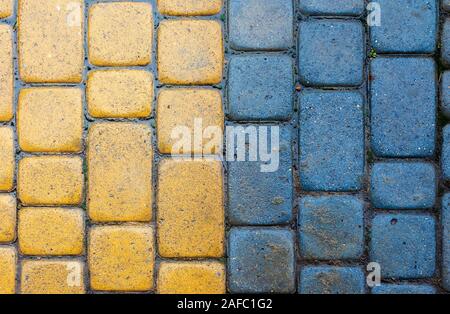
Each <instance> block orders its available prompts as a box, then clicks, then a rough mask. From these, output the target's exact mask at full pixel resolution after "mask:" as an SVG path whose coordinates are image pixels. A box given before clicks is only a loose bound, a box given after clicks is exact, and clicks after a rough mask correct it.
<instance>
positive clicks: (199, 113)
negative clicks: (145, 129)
mask: <svg viewBox="0 0 450 314" xmlns="http://www.w3.org/2000/svg"><path fill="white" fill-rule="evenodd" d="M224 118H225V117H224V113H223V108H222V95H221V94H220V92H219V91H217V90H214V89H199V88H197V89H193V88H171V89H168V88H166V89H162V90H160V92H159V95H158V105H157V108H156V128H157V133H158V149H159V152H160V153H162V154H177V155H178V154H189V155H190V154H204V155H210V154H222V149H221V147H222V145H223V129H224ZM186 128H187V129H186ZM198 128H199V130H198V131H199V132H200V135H201V136H203V141H202V143H199V144H198V145H197V142H194V140H195V139H194V136H195V133H194V132H196V129H198ZM208 128H211V132H212V134H210V135H214V136H213V137H212V138H209V136H210V135H208V134H207V133H208V132H207V130H208ZM217 132H220V134H217ZM181 134H183V135H184V136H186V138H187V139H188V140H187V142H186V143H187V145H181V146H180V145H179V144H180V141H181V139H180V137H179V136H181ZM172 135H175V136H176V137H175V138H174V137H173V136H172ZM188 136H190V139H189V137H188ZM194 144H195V145H194Z"/></svg>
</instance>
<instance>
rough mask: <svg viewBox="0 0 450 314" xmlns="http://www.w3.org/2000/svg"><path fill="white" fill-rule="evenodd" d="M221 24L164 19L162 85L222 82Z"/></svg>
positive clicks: (161, 27) (160, 34)
mask: <svg viewBox="0 0 450 314" xmlns="http://www.w3.org/2000/svg"><path fill="white" fill-rule="evenodd" d="M222 37H223V34H222V25H221V24H220V23H219V22H217V21H209V20H164V21H162V22H161V23H160V24H159V28H158V78H159V81H160V82H161V83H163V84H173V85H208V84H217V83H220V81H221V80H222V74H223V62H224V47H223V39H222Z"/></svg>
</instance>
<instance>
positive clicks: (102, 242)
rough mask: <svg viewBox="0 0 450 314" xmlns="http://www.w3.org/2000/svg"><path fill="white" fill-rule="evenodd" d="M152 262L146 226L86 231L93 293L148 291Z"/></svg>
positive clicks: (149, 230) (150, 230)
mask: <svg viewBox="0 0 450 314" xmlns="http://www.w3.org/2000/svg"><path fill="white" fill-rule="evenodd" d="M154 259H155V248H154V236H153V228H152V227H150V226H138V225H135V226H127V225H122V226H96V227H92V228H91V230H90V232H89V250H88V265H89V271H90V277H91V288H92V289H93V290H98V291H147V290H150V289H152V288H153V269H154Z"/></svg>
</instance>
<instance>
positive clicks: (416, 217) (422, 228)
mask: <svg viewBox="0 0 450 314" xmlns="http://www.w3.org/2000/svg"><path fill="white" fill-rule="evenodd" d="M435 237H436V221H435V219H434V217H433V216H431V215H426V214H378V215H376V216H375V218H374V219H373V221H372V231H371V235H370V239H371V243H370V260H371V261H373V262H377V263H379V264H380V266H381V275H382V277H383V278H386V279H387V278H401V279H418V278H426V277H432V276H433V275H434V274H435V271H436V241H435Z"/></svg>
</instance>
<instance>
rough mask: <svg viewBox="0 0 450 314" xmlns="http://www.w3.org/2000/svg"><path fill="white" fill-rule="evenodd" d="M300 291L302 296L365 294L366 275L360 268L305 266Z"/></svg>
mask: <svg viewBox="0 0 450 314" xmlns="http://www.w3.org/2000/svg"><path fill="white" fill-rule="evenodd" d="M298 290H299V293H301V294H364V293H366V291H365V275H364V273H363V271H362V269H361V268H359V267H336V266H305V267H304V268H302V270H301V272H300V279H299V288H298Z"/></svg>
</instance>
